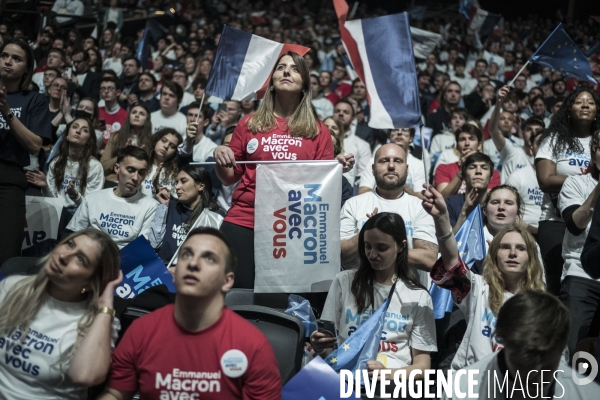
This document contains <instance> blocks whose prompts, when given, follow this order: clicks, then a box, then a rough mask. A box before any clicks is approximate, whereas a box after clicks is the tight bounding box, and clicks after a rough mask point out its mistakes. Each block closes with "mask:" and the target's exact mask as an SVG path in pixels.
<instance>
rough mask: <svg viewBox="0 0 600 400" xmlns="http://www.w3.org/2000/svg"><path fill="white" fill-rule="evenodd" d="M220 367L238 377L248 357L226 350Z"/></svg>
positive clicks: (242, 373) (245, 366) (236, 351)
mask: <svg viewBox="0 0 600 400" xmlns="http://www.w3.org/2000/svg"><path fill="white" fill-rule="evenodd" d="M257 142H258V141H257ZM221 368H222V369H223V373H224V374H225V375H226V376H228V377H230V378H239V377H240V376H242V375H244V374H245V373H246V370H247V369H248V358H247V357H246V355H245V354H244V353H242V352H241V351H240V350H236V349H232V350H228V351H226V352H225V354H223V356H222V357H221Z"/></svg>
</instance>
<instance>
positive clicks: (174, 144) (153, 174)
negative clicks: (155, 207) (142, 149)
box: [141, 128, 183, 198]
mask: <svg viewBox="0 0 600 400" xmlns="http://www.w3.org/2000/svg"><path fill="white" fill-rule="evenodd" d="M182 142H183V138H182V137H181V135H180V134H179V133H178V132H177V131H176V130H175V129H173V128H163V129H161V130H159V131H158V132H156V133H155V134H154V136H152V142H151V143H150V149H151V150H150V152H149V155H150V164H152V169H151V170H150V171H149V172H148V175H146V179H145V180H144V182H143V183H142V187H141V189H142V193H144V194H145V195H147V196H151V197H152V198H156V193H157V192H158V189H159V188H160V187H166V188H167V189H169V191H170V192H171V196H173V197H175V198H177V193H176V192H175V184H176V182H177V173H178V172H179V169H178V168H177V148H178V147H179V145H180V144H181V143H182Z"/></svg>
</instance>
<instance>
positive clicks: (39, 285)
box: [0, 229, 121, 365]
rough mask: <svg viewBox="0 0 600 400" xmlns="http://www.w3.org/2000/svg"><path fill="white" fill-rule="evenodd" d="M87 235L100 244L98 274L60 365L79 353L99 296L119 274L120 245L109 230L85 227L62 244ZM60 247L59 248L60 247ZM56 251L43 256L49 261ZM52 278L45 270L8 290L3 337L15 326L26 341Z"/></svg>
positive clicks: (0, 316) (0, 326)
mask: <svg viewBox="0 0 600 400" xmlns="http://www.w3.org/2000/svg"><path fill="white" fill-rule="evenodd" d="M82 235H85V236H87V237H89V238H90V239H92V240H93V241H94V242H96V243H97V244H98V247H99V249H98V254H99V259H98V262H97V263H96V268H95V270H94V273H93V274H92V276H91V278H90V291H88V292H87V296H86V301H87V309H86V311H85V313H84V314H83V315H82V316H81V318H80V319H79V323H78V324H77V339H76V340H75V345H74V346H73V348H72V350H71V351H70V352H69V353H67V354H65V355H63V356H62V357H61V359H60V362H59V363H60V364H61V365H62V364H64V363H66V362H68V361H69V360H70V359H71V358H72V357H73V354H75V351H76V350H77V348H78V347H79V344H80V343H81V341H82V340H83V337H84V336H85V335H86V333H87V332H88V330H89V328H90V326H91V325H92V322H93V321H94V317H95V316H96V311H97V303H98V298H99V297H100V295H101V294H102V292H103V291H104V288H105V287H106V285H107V284H108V283H109V282H110V281H112V280H114V279H116V278H117V276H118V274H119V264H120V258H121V257H120V253H119V248H118V247H117V245H116V244H115V242H113V240H112V239H111V238H110V236H108V235H107V234H106V233H104V232H102V231H98V230H95V229H84V230H81V231H78V232H74V233H72V234H70V235H69V236H67V237H66V238H65V239H64V240H62V241H61V242H60V243H59V244H58V246H61V245H63V244H64V243H66V242H68V241H70V240H72V239H74V238H76V237H78V236H82ZM58 246H57V247H58ZM51 255H52V253H50V254H49V255H47V256H46V257H44V258H43V260H42V261H43V263H44V264H46V262H47V261H48V259H49V258H50V257H51ZM50 283H51V282H50V279H49V278H48V276H47V275H46V271H45V270H44V269H43V268H42V270H41V271H40V272H39V273H38V274H37V275H34V276H29V277H27V278H25V279H22V280H20V281H19V282H17V283H16V284H15V285H14V286H13V287H12V288H11V289H10V291H9V292H8V294H7V296H6V298H5V299H4V301H3V302H2V304H1V305H0V337H1V336H4V335H7V334H9V333H10V332H12V331H13V330H15V329H18V330H20V331H21V332H22V337H21V341H25V339H26V338H27V334H28V331H29V326H30V325H31V322H32V320H33V319H34V317H35V315H36V314H37V312H38V311H39V309H40V307H41V306H42V304H43V303H44V296H45V295H46V294H47V293H48V288H49V286H50Z"/></svg>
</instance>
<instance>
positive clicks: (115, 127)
mask: <svg viewBox="0 0 600 400" xmlns="http://www.w3.org/2000/svg"><path fill="white" fill-rule="evenodd" d="M98 117H99V118H100V119H103V120H104V121H106V129H105V130H104V132H102V136H103V137H104V140H103V141H102V149H103V148H105V147H106V143H107V142H108V139H110V137H111V136H112V135H113V134H114V133H115V132H118V131H119V130H121V128H122V127H123V125H125V121H126V120H127V110H125V109H124V108H122V107H119V111H117V112H116V113H113V114H109V113H107V112H106V108H105V107H100V108H99V109H98Z"/></svg>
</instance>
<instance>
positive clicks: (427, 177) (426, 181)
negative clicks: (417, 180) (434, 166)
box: [416, 126, 429, 190]
mask: <svg viewBox="0 0 600 400" xmlns="http://www.w3.org/2000/svg"><path fill="white" fill-rule="evenodd" d="M422 128H423V126H419V127H418V128H416V129H418V130H419V135H420V136H421V149H422V150H423V153H422V154H421V157H423V170H424V171H425V190H429V173H428V172H429V171H428V170H429V168H427V161H426V159H425V150H426V149H425V137H424V135H423V129H422Z"/></svg>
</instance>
